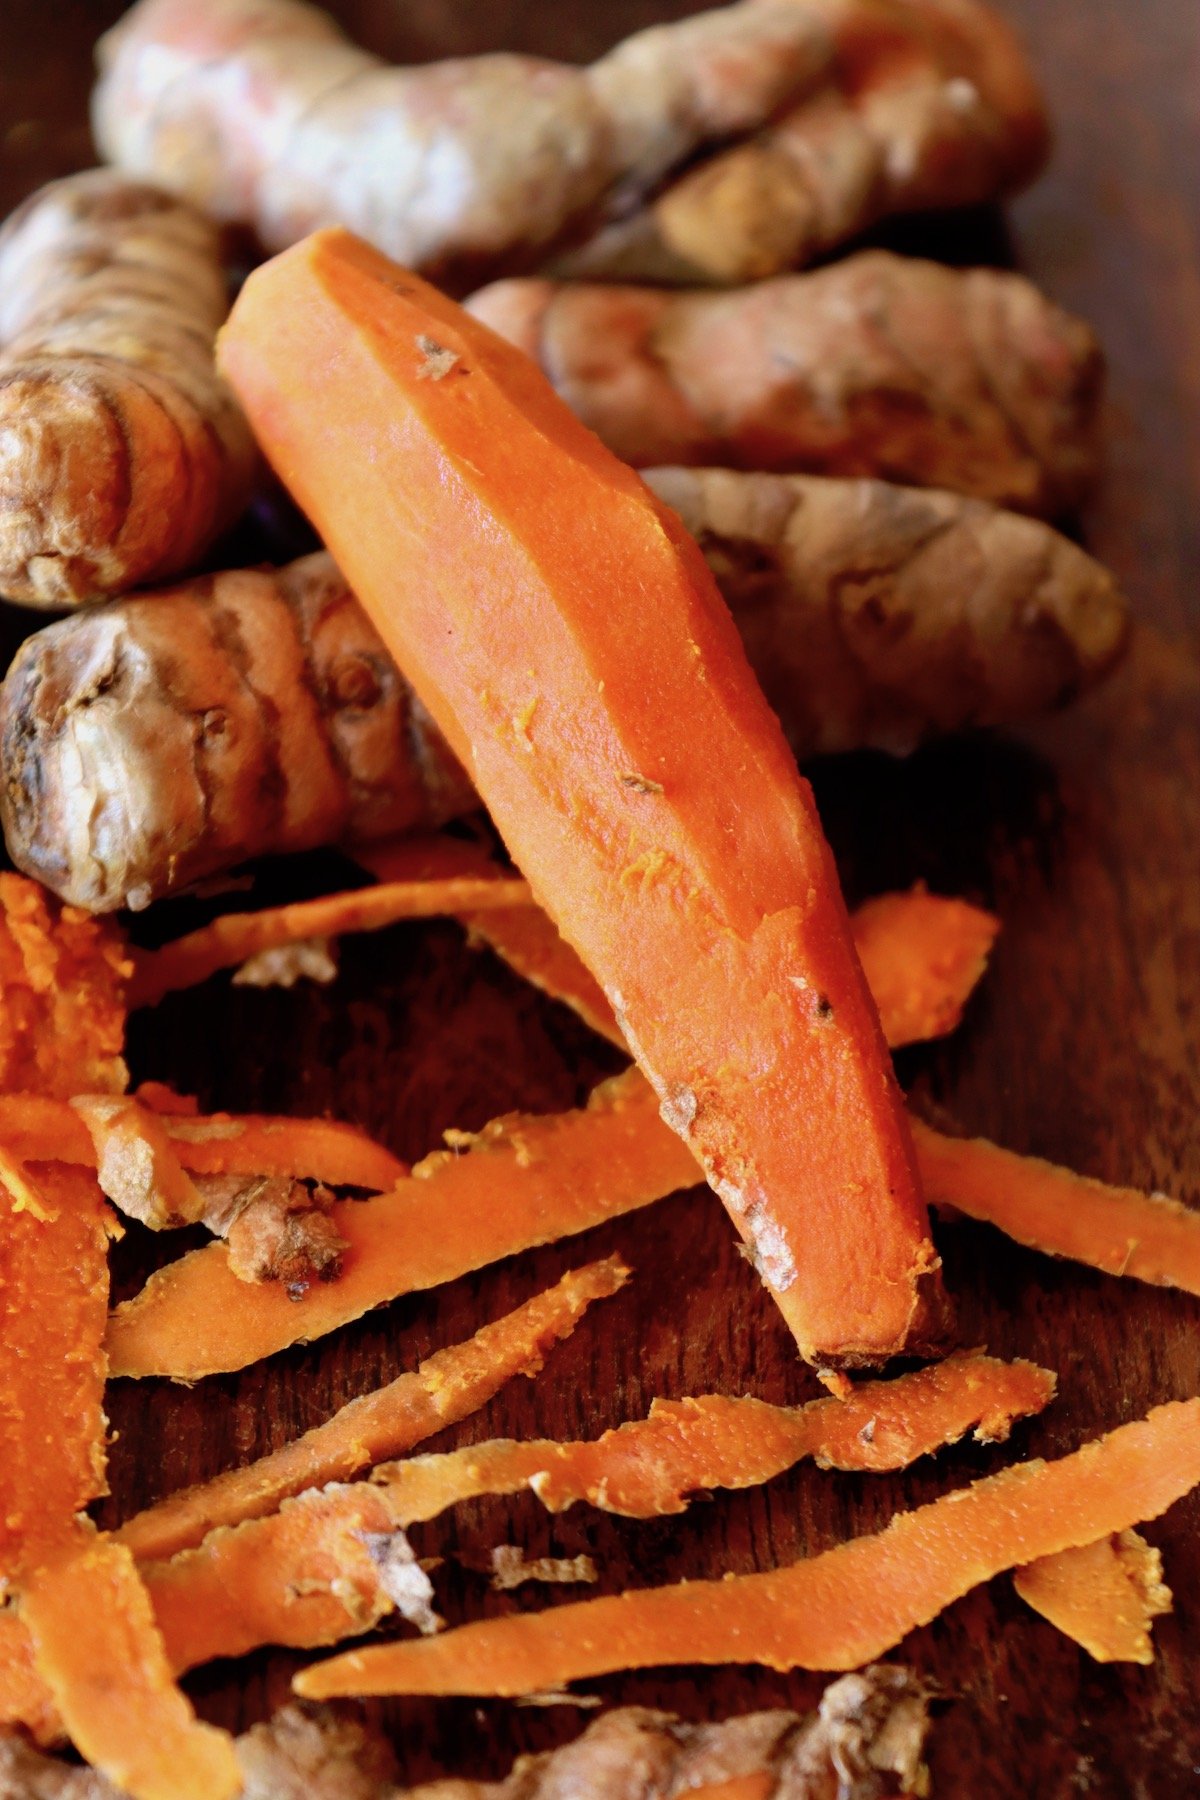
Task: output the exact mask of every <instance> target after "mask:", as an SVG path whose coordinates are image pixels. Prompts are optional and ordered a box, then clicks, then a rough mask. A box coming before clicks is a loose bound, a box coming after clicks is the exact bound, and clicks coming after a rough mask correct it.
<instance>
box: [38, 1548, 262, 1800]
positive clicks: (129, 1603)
mask: <svg viewBox="0 0 1200 1800" xmlns="http://www.w3.org/2000/svg"><path fill="white" fill-rule="evenodd" d="M20 1625H21V1626H22V1627H23V1628H24V1629H25V1630H26V1631H27V1632H28V1634H29V1641H30V1644H31V1647H32V1661H33V1668H34V1671H35V1673H36V1674H37V1675H40V1676H41V1678H42V1679H43V1681H44V1682H45V1684H46V1689H47V1691H48V1693H49V1695H51V1696H52V1697H53V1699H54V1700H55V1701H56V1702H57V1706H58V1710H59V1713H60V1715H61V1719H62V1724H63V1726H64V1727H65V1729H66V1731H67V1733H68V1734H69V1735H70V1737H71V1740H72V1742H73V1743H74V1744H75V1747H76V1749H77V1750H79V1751H80V1752H81V1753H82V1755H84V1756H86V1757H87V1759H88V1760H89V1762H93V1763H95V1764H96V1765H97V1767H99V1768H101V1769H103V1770H104V1772H105V1774H106V1775H107V1776H108V1777H109V1779H110V1780H111V1781H112V1782H113V1783H114V1784H116V1785H118V1786H119V1787H120V1788H121V1789H122V1791H124V1792H127V1793H129V1794H130V1795H132V1796H133V1800H232V1797H233V1796H234V1795H236V1794H239V1793H240V1792H241V1789H242V1778H241V1772H240V1770H239V1768H238V1763H237V1758H236V1756H235V1754H234V1749H233V1739H232V1738H231V1737H229V1735H228V1734H227V1733H226V1732H224V1731H218V1730H216V1729H214V1727H213V1726H211V1725H204V1724H202V1723H201V1722H200V1721H199V1720H198V1719H197V1718H196V1715H195V1713H194V1712H193V1711H192V1708H191V1706H190V1704H189V1702H188V1701H187V1700H186V1699H185V1697H184V1695H183V1694H182V1693H181V1692H180V1690H179V1688H178V1687H176V1685H175V1680H174V1676H173V1674H172V1671H171V1667H170V1665H169V1663H168V1660H167V1656H166V1653H165V1652H164V1649H163V1642H162V1638H161V1637H160V1635H159V1632H158V1630H157V1629H156V1626H155V1618H154V1614H153V1612H152V1611H151V1603H150V1599H149V1596H148V1595H147V1592H146V1589H145V1588H144V1587H143V1586H142V1582H141V1579H140V1577H139V1575H138V1571H137V1568H136V1565H135V1564H134V1560H133V1557H132V1556H131V1555H130V1553H129V1551H128V1550H127V1549H125V1548H124V1546H123V1545H121V1544H118V1543H116V1542H115V1541H114V1540H113V1539H112V1538H111V1537H107V1536H105V1535H103V1534H101V1533H99V1532H96V1531H93V1530H92V1529H91V1528H90V1527H84V1526H81V1527H79V1528H78V1529H77V1532H76V1536H75V1540H74V1541H72V1542H71V1543H70V1544H68V1545H67V1546H65V1547H63V1548H61V1549H60V1550H59V1551H58V1552H56V1553H54V1554H53V1555H52V1556H51V1557H50V1558H48V1559H47V1560H46V1561H45V1562H44V1563H42V1564H41V1565H40V1566H38V1567H37V1568H36V1569H35V1570H33V1571H32V1573H31V1574H30V1576H29V1577H28V1578H27V1579H26V1580H25V1582H24V1583H23V1586H22V1591H21V1602H20ZM44 1711H45V1707H44V1703H43V1706H42V1707H39V1708H37V1709H35V1717H37V1716H39V1714H40V1713H44Z"/></svg>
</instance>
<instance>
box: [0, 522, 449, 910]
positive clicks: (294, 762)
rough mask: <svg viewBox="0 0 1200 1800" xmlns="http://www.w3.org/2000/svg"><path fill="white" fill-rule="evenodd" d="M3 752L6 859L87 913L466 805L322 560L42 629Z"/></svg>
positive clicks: (0, 796)
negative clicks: (250, 861) (254, 858)
mask: <svg viewBox="0 0 1200 1800" xmlns="http://www.w3.org/2000/svg"><path fill="white" fill-rule="evenodd" d="M0 746H2V747H0V763H2V765H3V781H2V782H0V813H2V814H3V819H4V829H5V834H6V836H7V839H8V843H9V847H10V850H11V851H12V853H13V855H14V858H15V860H16V861H17V862H18V863H19V864H20V866H21V867H22V868H24V869H25V870H26V871H27V872H29V873H31V874H35V875H36V876H37V878H38V879H39V880H40V881H44V882H45V883H46V884H47V885H48V886H49V887H52V888H53V889H54V890H55V892H57V893H62V894H64V895H66V896H68V897H69V898H70V899H71V900H73V901H74V902H75V904H77V905H80V906H86V907H88V908H89V909H90V910H91V911H93V912H107V911H109V910H111V909H112V908H114V907H117V906H130V907H134V908H138V907H143V906H146V905H147V904H148V903H149V901H150V900H151V899H157V898H159V897H160V896H161V895H163V894H168V893H172V892H174V891H176V890H177V889H180V888H186V887H188V886H190V885H191V884H192V883H193V882H195V881H197V880H199V879H200V878H201V877H203V876H205V875H212V874H215V873H217V872H219V871H221V870H224V869H227V868H229V867H230V866H231V865H232V864H234V863H237V862H240V861H243V860H244V859H245V858H246V857H248V856H250V855H272V854H276V853H280V852H283V851H289V850H305V849H311V848H312V847H314V846H315V845H318V844H325V843H333V842H336V841H337V840H339V839H342V838H349V839H354V838H359V837H375V836H384V835H386V834H388V833H390V832H393V831H404V830H408V829H411V828H413V827H415V826H428V825H438V824H441V823H442V821H443V820H445V819H448V818H452V817H453V816H455V814H457V813H460V812H466V811H469V810H470V809H471V808H472V807H475V806H478V805H479V800H478V798H477V796H476V794H475V792H474V790H473V789H472V788H471V786H470V784H469V782H468V781H467V778H466V776H465V775H464V774H463V773H462V771H461V769H460V768H459V766H458V764H457V763H456V762H455V760H454V758H453V756H452V755H451V753H450V751H449V749H448V748H447V746H446V744H445V741H444V740H443V738H442V737H441V735H440V733H439V732H437V730H436V729H435V728H434V726H433V724H432V721H431V720H430V719H429V717H428V715H427V714H426V712H425V711H424V708H423V707H422V706H421V704H420V702H419V701H418V700H417V699H416V698H415V697H414V695H413V694H412V692H411V690H410V688H409V687H408V684H407V682H405V681H404V680H403V679H402V677H401V676H400V674H399V672H398V671H397V669H396V666H395V664H394V663H393V662H392V660H391V658H390V657H389V656H388V655H387V653H386V651H385V650H384V648H383V645H382V644H381V643H380V641H379V636H378V633H377V632H376V631H375V629H374V627H373V626H372V625H371V624H370V623H369V622H368V620H367V618H366V616H365V614H364V613H363V612H362V610H361V608H360V607H359V606H358V603H357V602H356V601H355V599H354V597H353V595H352V594H351V593H350V590H349V588H348V587H347V586H346V583H345V582H344V581H343V580H342V579H341V577H340V575H339V574H338V572H337V570H336V569H335V568H334V566H333V563H332V562H331V561H330V559H329V557H327V556H325V555H320V554H319V555H316V556H308V557H303V558H301V560H300V561H298V562H294V563H292V564H291V565H290V566H289V567H287V568H285V569H280V570H278V571H277V572H275V573H270V572H268V571H265V570H258V569H239V570H235V571H232V572H231V573H227V574H221V575H212V576H205V577H202V578H200V579H198V580H194V581H190V582H188V583H186V584H184V585H183V586H182V587H178V588H171V589H167V590H166V591H164V592H162V593H157V594H147V595H138V596H135V597H133V598H131V599H128V600H124V601H122V602H120V604H118V605H114V606H109V607H103V608H100V609H99V610H96V611H88V612H84V613H78V614H75V615H74V616H73V617H71V618H69V619H63V620H60V621H59V622H58V623H57V624H56V625H52V626H49V627H47V628H46V629H45V630H44V631H42V632H38V633H36V634H35V635H34V636H33V637H32V638H30V639H29V640H28V641H27V643H26V644H25V645H23V646H22V648H21V650H20V651H19V652H18V655H17V658H16V660H15V662H14V664H13V667H12V669H11V671H10V674H9V677H8V679H7V680H6V682H5V684H4V687H3V689H2V690H0Z"/></svg>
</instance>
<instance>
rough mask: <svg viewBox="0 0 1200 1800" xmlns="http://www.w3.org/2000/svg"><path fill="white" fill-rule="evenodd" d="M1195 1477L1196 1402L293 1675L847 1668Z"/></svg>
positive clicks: (1118, 1526) (528, 1683) (436, 1687)
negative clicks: (779, 1558)
mask: <svg viewBox="0 0 1200 1800" xmlns="http://www.w3.org/2000/svg"><path fill="white" fill-rule="evenodd" d="M1197 1482H1200V1399H1197V1400H1188V1401H1176V1402H1173V1403H1171V1404H1169V1405H1166V1406H1160V1407H1156V1408H1155V1409H1154V1411H1153V1412H1151V1413H1150V1414H1149V1416H1148V1417H1147V1418H1145V1419H1140V1420H1137V1421H1136V1422H1134V1423H1133V1424H1129V1425H1123V1426H1119V1427H1118V1428H1117V1429H1116V1430H1115V1431H1112V1432H1110V1433H1109V1434H1108V1435H1107V1436H1106V1437H1103V1438H1099V1439H1097V1440H1095V1441H1093V1442H1091V1443H1088V1444H1085V1445H1084V1446H1083V1448H1082V1449H1080V1450H1077V1451H1076V1452H1075V1453H1074V1454H1073V1455H1071V1456H1066V1457H1063V1458H1062V1459H1061V1460H1059V1461H1057V1462H1051V1463H1046V1462H1036V1461H1035V1462H1029V1463H1022V1464H1017V1465H1016V1466H1015V1467H1011V1468H1008V1469H1005V1470H1003V1471H1002V1472H1001V1473H1000V1474H998V1475H993V1476H990V1477H988V1478H987V1479H986V1480H983V1481H978V1482H976V1483H975V1484H974V1485H973V1486H972V1487H968V1488H962V1489H958V1490H956V1491H954V1492H952V1493H949V1494H946V1495H944V1496H943V1497H942V1498H941V1499H940V1500H936V1501H934V1502H933V1503H932V1505H929V1506H923V1507H918V1508H917V1509H916V1510H915V1511H912V1512H907V1513H899V1514H897V1515H896V1516H895V1517H894V1518H893V1520H892V1521H891V1523H890V1525H888V1527H887V1528H886V1530H884V1531H882V1532H878V1533H876V1534H874V1535H872V1536H868V1537H860V1538H855V1539H852V1540H850V1541H849V1542H848V1543H844V1544H839V1545H838V1546H837V1547H836V1548H834V1549H832V1550H828V1551H825V1552H824V1553H823V1554H821V1555H818V1556H814V1557H810V1558H808V1559H807V1560H806V1561H803V1562H799V1563H795V1564H793V1565H792V1566H791V1567H790V1568H785V1569H780V1570H774V1571H772V1572H770V1573H768V1574H761V1575H740V1576H735V1577H731V1578H730V1579H728V1580H725V1581H690V1582H684V1583H682V1584H680V1585H679V1586H677V1587H667V1588H647V1589H642V1590H639V1591H634V1592H628V1593H623V1594H618V1595H614V1596H611V1597H608V1598H603V1599H598V1600H589V1601H583V1602H580V1603H575V1604H571V1605H567V1606H561V1607H553V1608H551V1609H550V1610H549V1611H548V1612H541V1613H526V1614H519V1615H514V1616H511V1617H508V1618H501V1619H489V1620H485V1621H482V1622H480V1623H477V1624H473V1625H466V1626H463V1627H461V1628H460V1629H458V1630H456V1631H450V1632H447V1633H445V1634H444V1635H443V1636H441V1637H438V1638H430V1639H425V1640H422V1641H421V1642H420V1643H406V1644H387V1645H381V1646H379V1647H375V1648H370V1649H365V1650H359V1651H354V1652H351V1653H349V1654H347V1655H342V1656H337V1657H334V1658H332V1659H331V1660H330V1661H328V1662H325V1663H322V1664H318V1665H316V1666H314V1667H311V1668H309V1669H306V1670H304V1671H302V1673H301V1674H300V1675H299V1676H297V1678H296V1680H295V1682H294V1684H293V1686H294V1688H295V1691H296V1692H297V1693H299V1694H301V1695H303V1696H304V1697H305V1698H308V1699H332V1698H334V1697H336V1696H339V1695H344V1694H372V1693H376V1694H384V1693H388V1694H390V1693H396V1694H495V1695H516V1694H524V1693H530V1692H537V1691H542V1690H545V1689H558V1688H561V1687H562V1686H564V1685H565V1684H566V1683H567V1682H570V1681H575V1680H577V1679H580V1678H584V1677H592V1676H599V1675H604V1674H609V1673H612V1672H614V1671H617V1670H622V1669H644V1668H654V1667H657V1666H659V1665H664V1664H684V1663H689V1664H690V1663H702V1664H714V1663H727V1662H730V1661H737V1662H745V1663H761V1664H763V1665H765V1666H766V1667H767V1668H771V1669H776V1670H781V1671H785V1670H789V1669H795V1668H806V1669H831V1670H832V1669H852V1668H857V1667H859V1666H860V1665H861V1664H863V1663H865V1662H868V1661H870V1660H871V1659H872V1658H874V1657H876V1656H878V1655H880V1654H881V1653H882V1652H883V1651H885V1650H887V1649H890V1648H891V1647H892V1646H893V1645H895V1644H897V1643H898V1642H899V1641H900V1639H901V1638H902V1637H903V1636H904V1635H905V1634H906V1633H907V1632H909V1631H911V1630H913V1629H914V1628H915V1627H916V1626H918V1625H923V1624H926V1623H928V1621H929V1620H930V1619H933V1618H935V1617H936V1616H937V1614H938V1613H940V1612H941V1611H942V1610H943V1609H944V1608H945V1607H947V1606H949V1605H950V1604H951V1602H952V1601H954V1600H957V1599H958V1598H960V1597H961V1596H962V1595H963V1594H965V1593H967V1592H968V1591H969V1590H970V1589H971V1588H973V1587H976V1586H978V1585H979V1584H980V1583H981V1582H984V1581H988V1580H990V1579H991V1577H992V1576H994V1575H997V1574H999V1573H1000V1572H1001V1571H1002V1570H1004V1569H1008V1568H1012V1567H1013V1566H1014V1565H1015V1564H1017V1563H1024V1562H1029V1561H1031V1560H1033V1559H1035V1558H1037V1557H1039V1556H1048V1555H1052V1554H1054V1553H1055V1552H1057V1551H1060V1550H1067V1549H1070V1548H1072V1547H1073V1546H1075V1545H1078V1544H1084V1543H1090V1542H1092V1541H1093V1540H1095V1539H1096V1538H1098V1537H1101V1536H1103V1535H1104V1534H1105V1533H1106V1532H1110V1531H1122V1530H1125V1529H1127V1528H1128V1527H1130V1526H1132V1525H1134V1524H1135V1523H1137V1522H1138V1521H1139V1520H1141V1519H1146V1518H1156V1517H1157V1516H1158V1515H1159V1514H1160V1513H1162V1512H1165V1511H1166V1509H1167V1508H1168V1507H1169V1506H1171V1505H1172V1504H1173V1502H1174V1501H1175V1500H1177V1499H1179V1498H1180V1497H1181V1496H1182V1495H1183V1494H1185V1493H1187V1492H1188V1491H1189V1489H1190V1488H1192V1487H1194V1486H1195V1485H1196V1484H1197Z"/></svg>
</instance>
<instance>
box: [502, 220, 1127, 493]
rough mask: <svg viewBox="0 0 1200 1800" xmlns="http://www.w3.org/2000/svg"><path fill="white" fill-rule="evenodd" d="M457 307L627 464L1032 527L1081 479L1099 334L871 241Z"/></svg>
mask: <svg viewBox="0 0 1200 1800" xmlns="http://www.w3.org/2000/svg"><path fill="white" fill-rule="evenodd" d="M468 306H469V309H470V311H471V312H473V313H474V314H475V315H476V317H477V318H480V319H482V320H483V321H484V323H485V324H488V325H491V326H492V328H493V329H494V330H496V331H498V332H500V334H501V335H502V336H503V337H507V338H508V339H509V340H510V341H511V342H512V343H514V344H516V345H517V346H518V347H519V348H520V349H522V350H524V351H525V352H526V354H527V355H529V356H531V357H532V358H533V359H534V361H535V362H537V363H539V364H540V365H541V367H542V368H543V369H544V370H545V372H546V374H547V375H548V376H549V378H550V379H551V381H552V382H553V383H554V385H555V387H556V388H557V389H558V392H559V393H560V394H561V396H562V397H563V399H564V400H566V401H567V403H568V404H569V405H570V406H571V407H572V408H573V409H574V411H575V412H576V413H577V414H578V415H579V417H580V418H581V419H582V420H583V421H584V423H585V424H586V425H590V426H591V428H592V430H593V431H595V432H596V433H597V435H598V436H599V437H601V438H602V439H603V440H604V442H605V443H606V444H607V445H608V446H609V448H610V449H611V450H615V451H616V453H617V455H618V456H621V457H623V458H624V459H625V461H626V462H630V463H633V464H634V466H635V467H638V468H642V467H646V466H648V465H652V464H657V463H685V464H697V463H716V464H723V465H728V466H731V467H735V468H744V469H772V470H781V471H782V470H794V471H800V472H808V473H813V474H825V475H878V476H882V477H884V478H885V479H887V480H889V481H899V482H912V483H915V484H916V485H917V486H920V487H943V488H951V489H953V490H954V491H955V492H957V493H962V494H969V495H972V496H974V497H975V498H977V499H981V500H992V501H994V502H996V503H997V504H998V505H1001V506H1011V507H1014V508H1016V509H1017V510H1018V511H1020V512H1031V513H1036V514H1040V515H1043V516H1046V517H1052V516H1054V515H1056V514H1059V513H1061V512H1064V511H1067V510H1069V509H1070V508H1071V507H1072V506H1074V505H1076V504H1077V502H1078V501H1079V500H1080V499H1081V497H1082V496H1083V494H1084V493H1085V492H1086V490H1087V488H1088V486H1089V484H1090V482H1091V480H1092V478H1093V476H1094V474H1095V471H1096V464H1097V454H1098V450H1097V435H1098V413H1099V399H1100V389H1101V375H1102V366H1103V365H1102V359H1101V355H1100V351H1099V348H1098V346H1097V343H1096V340H1095V338H1094V336H1093V335H1092V332H1091V331H1090V329H1089V328H1088V326H1086V325H1085V324H1084V323H1083V322H1082V320H1080V319H1077V318H1074V317H1072V316H1071V315H1070V314H1069V313H1066V312H1064V311H1062V310H1061V308H1059V307H1057V306H1054V305H1053V304H1052V303H1051V302H1050V301H1049V300H1047V299H1046V298H1045V297H1044V296H1043V295H1042V294H1040V293H1039V292H1038V290H1037V289H1036V288H1035V287H1034V286H1033V285H1032V284H1031V283H1030V282H1028V281H1026V280H1024V279H1023V278H1022V277H1021V276H1019V275H1011V274H1007V273H1004V272H1001V271H998V270H995V269H968V270H958V269H947V268H943V267H942V266H941V264H939V263H931V262H923V261H919V260H917V259H915V258H906V257H898V256H892V255H890V254H889V253H888V252H887V251H884V250H869V251H863V252H862V253H861V254H859V255H857V256H851V257H847V258H846V260H845V261H844V262H839V263H835V264H833V265H832V266H831V267H829V268H827V269H819V270H817V271H816V272H815V273H813V274H811V275H785V276H780V277H778V278H777V279H776V280H774V281H765V282H761V283H759V284H758V285H757V286H754V287H750V288H745V289H739V290H735V291H733V292H731V293H728V294H706V293H669V292H665V291H663V290H661V289H659V290H655V289H653V288H625V287H605V286H599V285H597V286H588V285H586V284H583V283H566V284H562V283H555V282H552V281H535V280H526V281H521V280H514V281H504V282H496V283H494V284H493V285H492V286H491V287H488V288H484V289H482V290H481V291H480V292H479V293H477V294H475V295H473V296H472V298H471V300H470V301H469V302H468Z"/></svg>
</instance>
